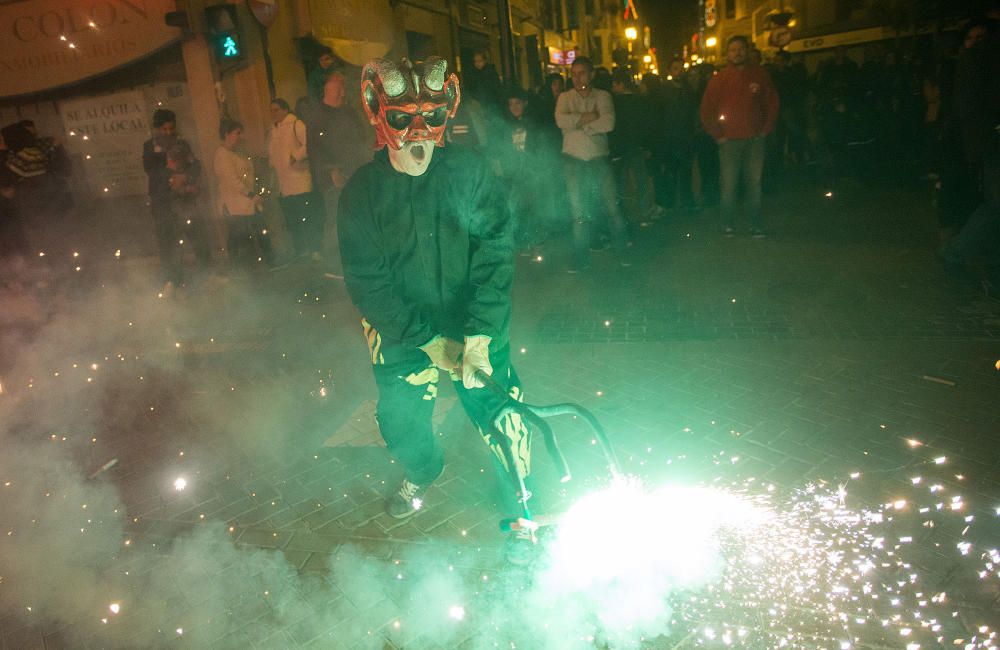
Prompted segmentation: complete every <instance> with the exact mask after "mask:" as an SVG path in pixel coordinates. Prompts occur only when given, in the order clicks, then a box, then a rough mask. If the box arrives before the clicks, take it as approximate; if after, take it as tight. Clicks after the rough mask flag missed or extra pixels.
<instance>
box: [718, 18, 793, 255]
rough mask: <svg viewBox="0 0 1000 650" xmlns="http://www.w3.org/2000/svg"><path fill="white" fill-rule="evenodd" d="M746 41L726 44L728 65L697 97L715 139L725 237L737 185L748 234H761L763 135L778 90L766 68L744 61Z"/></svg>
mask: <svg viewBox="0 0 1000 650" xmlns="http://www.w3.org/2000/svg"><path fill="white" fill-rule="evenodd" d="M749 45H750V44H749V42H748V41H747V38H746V37H745V36H733V37H732V38H730V39H729V43H728V45H727V47H726V63H727V65H726V67H725V68H723V69H722V70H721V71H720V72H719V73H718V74H717V75H715V76H714V77H712V79H711V81H709V82H708V88H707V89H705V95H704V97H702V100H701V123H702V124H703V125H704V127H705V131H706V132H707V133H708V134H709V135H711V136H712V137H713V138H715V141H716V142H718V143H719V163H720V168H721V173H720V182H721V185H722V205H721V217H722V225H723V229H724V232H725V234H726V236H727V237H732V236H733V235H734V234H735V233H734V230H733V227H734V225H735V218H736V215H735V203H736V188H737V185H738V184H739V179H740V176H742V177H743V184H744V186H745V187H746V210H747V218H748V221H749V222H750V234H751V235H752V236H753V237H755V238H757V239H761V238H763V237H764V223H763V220H762V218H761V211H760V179H761V174H762V172H763V170H764V137H765V136H766V135H767V134H768V133H770V132H771V130H772V129H774V123H775V121H776V120H777V119H778V93H777V92H776V91H775V89H774V84H772V83H771V77H770V75H769V74H768V72H767V70H765V69H764V68H762V67H761V66H759V65H754V64H753V63H750V62H749V61H748V60H747V54H748V51H749Z"/></svg>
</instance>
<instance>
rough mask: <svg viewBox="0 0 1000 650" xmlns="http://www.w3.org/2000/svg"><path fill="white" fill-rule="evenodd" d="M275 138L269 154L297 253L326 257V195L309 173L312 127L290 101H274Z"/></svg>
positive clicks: (273, 133)
mask: <svg viewBox="0 0 1000 650" xmlns="http://www.w3.org/2000/svg"><path fill="white" fill-rule="evenodd" d="M271 121H272V122H273V124H274V126H273V127H272V129H271V135H270V138H271V141H270V144H269V145H268V155H269V157H270V162H271V167H273V168H274V171H275V175H276V176H277V179H278V190H279V192H280V196H279V198H278V204H279V205H280V206H281V212H282V214H284V216H285V225H286V226H287V228H288V232H289V234H291V236H292V246H293V248H294V250H295V255H296V256H298V257H302V256H305V255H309V254H312V257H313V259H316V260H318V259H320V258H321V257H322V255H321V251H322V248H323V222H324V220H325V219H324V217H325V215H324V212H323V204H322V198H321V197H320V196H319V195H318V194H317V193H316V192H314V191H313V180H312V174H311V173H310V172H309V160H308V158H309V150H308V146H307V142H308V137H309V134H308V132H307V131H308V130H307V128H306V125H305V123H304V122H303V121H302V120H300V119H299V118H298V117H296V115H295V114H294V113H292V112H291V110H290V109H289V106H288V102H286V101H285V100H284V99H281V98H278V99H275V100H273V101H272V102H271Z"/></svg>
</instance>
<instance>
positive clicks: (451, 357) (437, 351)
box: [420, 334, 462, 372]
mask: <svg viewBox="0 0 1000 650" xmlns="http://www.w3.org/2000/svg"><path fill="white" fill-rule="evenodd" d="M420 349H421V350H423V351H424V353H425V354H426V355H427V356H428V357H429V358H430V360H431V363H433V364H434V365H435V366H437V367H438V368H440V369H441V370H447V371H448V372H451V371H452V370H455V369H456V368H458V367H459V365H461V364H460V363H459V361H458V356H459V355H460V354H462V344H461V343H459V342H458V341H456V340H455V339H449V338H446V337H444V336H441V335H440V334H439V335H437V336H435V337H434V338H432V339H431V340H430V341H428V342H427V343H424V344H423V345H421V346H420Z"/></svg>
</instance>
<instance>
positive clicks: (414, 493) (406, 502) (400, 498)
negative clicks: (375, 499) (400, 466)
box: [385, 478, 428, 519]
mask: <svg viewBox="0 0 1000 650" xmlns="http://www.w3.org/2000/svg"><path fill="white" fill-rule="evenodd" d="M427 487H428V486H426V485H417V484H416V483H412V482H410V481H408V480H407V479H405V478H404V479H403V482H402V483H401V484H400V486H399V489H398V490H396V493H395V494H393V495H392V496H390V497H389V498H388V499H386V501H385V512H386V514H387V515H389V516H390V517H392V518H394V519H405V518H406V517H409V516H410V515H415V514H417V511H418V510H420V509H421V508H422V507H423V505H424V502H423V497H424V493H425V492H427Z"/></svg>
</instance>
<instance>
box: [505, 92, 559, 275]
mask: <svg viewBox="0 0 1000 650" xmlns="http://www.w3.org/2000/svg"><path fill="white" fill-rule="evenodd" d="M529 101H530V100H529V97H528V94H527V93H526V92H524V91H523V90H521V89H520V88H518V87H516V86H512V87H511V88H510V89H508V91H507V111H506V119H505V120H504V124H503V128H502V129H501V130H500V131H499V134H498V135H499V137H498V138H497V145H498V146H497V156H498V158H499V163H500V178H501V180H502V185H503V186H504V188H505V189H506V195H507V206H508V209H509V212H510V215H511V218H512V219H513V221H514V244H515V246H516V247H517V248H518V249H519V250H521V251H524V252H525V253H526V254H530V255H537V254H538V251H537V250H536V249H537V247H538V246H539V245H541V243H542V241H543V240H544V238H545V233H546V231H547V229H548V221H549V219H550V218H551V211H552V206H551V200H550V199H551V197H552V194H551V193H549V192H545V188H544V186H543V181H544V179H545V172H546V170H545V168H544V167H543V166H542V160H543V158H542V153H541V151H540V146H541V137H542V129H541V127H540V126H539V125H538V123H537V122H536V121H535V119H534V118H533V117H532V116H531V114H530V111H529V110H528V109H529V106H530V104H529Z"/></svg>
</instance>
